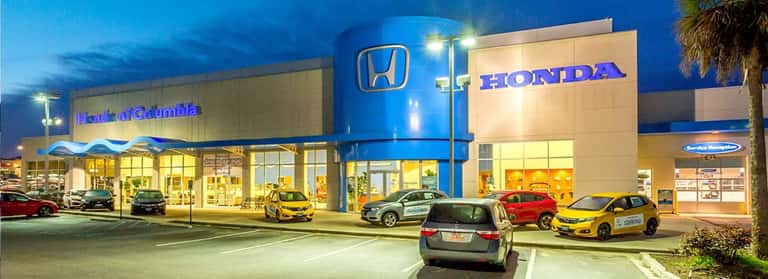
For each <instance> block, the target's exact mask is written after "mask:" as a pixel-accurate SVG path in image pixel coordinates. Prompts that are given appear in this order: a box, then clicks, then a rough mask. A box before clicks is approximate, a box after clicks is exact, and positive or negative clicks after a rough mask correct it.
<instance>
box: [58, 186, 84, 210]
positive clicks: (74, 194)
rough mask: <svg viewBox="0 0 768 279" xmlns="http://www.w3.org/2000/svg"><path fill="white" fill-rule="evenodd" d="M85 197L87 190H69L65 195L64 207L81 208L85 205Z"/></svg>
mask: <svg viewBox="0 0 768 279" xmlns="http://www.w3.org/2000/svg"><path fill="white" fill-rule="evenodd" d="M83 195H85V190H69V191H67V192H66V193H64V197H63V199H64V207H66V208H80V206H82V205H83Z"/></svg>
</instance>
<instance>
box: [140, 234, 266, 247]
mask: <svg viewBox="0 0 768 279" xmlns="http://www.w3.org/2000/svg"><path fill="white" fill-rule="evenodd" d="M258 231H259V230H252V231H247V232H239V233H231V234H225V235H217V236H212V237H206V238H200V239H191V240H184V241H176V242H168V243H161V244H155V246H157V247H163V246H171V245H179V244H187V243H194V242H200V241H207V240H213V239H219V238H225V237H232V236H238V235H243V234H249V233H255V232H258Z"/></svg>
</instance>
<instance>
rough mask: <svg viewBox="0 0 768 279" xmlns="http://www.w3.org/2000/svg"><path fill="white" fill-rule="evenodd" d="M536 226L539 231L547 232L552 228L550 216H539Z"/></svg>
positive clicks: (547, 214) (546, 214)
mask: <svg viewBox="0 0 768 279" xmlns="http://www.w3.org/2000/svg"><path fill="white" fill-rule="evenodd" d="M536 226H538V227H539V229H540V230H549V229H551V228H552V214H549V213H544V214H541V216H539V220H538V221H536Z"/></svg>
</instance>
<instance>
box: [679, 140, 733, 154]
mask: <svg viewBox="0 0 768 279" xmlns="http://www.w3.org/2000/svg"><path fill="white" fill-rule="evenodd" d="M739 150H741V145H739V144H738V143H733V142H698V143H691V144H686V145H685V146H683V151H685V152H688V153H693V154H701V155H713V154H725V153H731V152H736V151H739Z"/></svg>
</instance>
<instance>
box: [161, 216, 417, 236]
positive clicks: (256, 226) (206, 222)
mask: <svg viewBox="0 0 768 279" xmlns="http://www.w3.org/2000/svg"><path fill="white" fill-rule="evenodd" d="M168 222H169V223H175V224H189V221H186V220H170V221H168ZM192 224H193V225H204V226H220V227H238V228H253V229H269V230H279V231H293V232H306V233H324V234H341V235H352V236H371V237H388V238H400V239H419V236H418V235H404V234H382V233H374V232H355V231H341V230H329V229H309V228H291V227H275V226H265V225H257V224H237V223H224V222H211V221H192Z"/></svg>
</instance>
